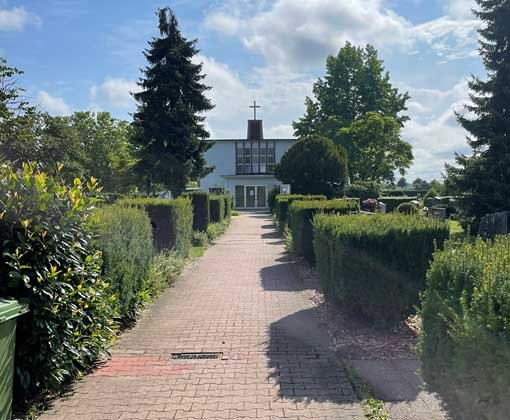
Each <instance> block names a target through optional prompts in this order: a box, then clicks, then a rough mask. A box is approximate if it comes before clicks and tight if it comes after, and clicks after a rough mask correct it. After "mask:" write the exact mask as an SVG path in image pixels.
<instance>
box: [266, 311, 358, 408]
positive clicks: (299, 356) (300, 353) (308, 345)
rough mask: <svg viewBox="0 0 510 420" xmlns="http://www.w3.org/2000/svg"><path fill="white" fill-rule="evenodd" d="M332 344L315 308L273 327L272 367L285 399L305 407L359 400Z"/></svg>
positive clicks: (270, 335)
mask: <svg viewBox="0 0 510 420" xmlns="http://www.w3.org/2000/svg"><path fill="white" fill-rule="evenodd" d="M330 344H331V343H330V338H329V336H328V334H327V333H326V332H325V331H324V330H323V329H322V328H321V327H320V325H319V323H318V321H317V319H316V315H315V312H314V310H313V309H304V310H301V311H298V312H296V313H294V314H292V315H289V316H287V317H285V318H282V319H280V320H279V321H277V322H274V323H272V324H271V326H270V330H269V343H268V347H267V356H268V367H269V369H270V372H271V378H272V379H273V380H274V381H275V382H276V383H277V384H278V386H279V390H280V396H281V397H282V398H285V399H290V400H293V401H295V402H300V403H305V404H311V403H325V402H329V403H332V404H334V405H339V404H347V403H354V402H356V401H357V399H356V396H355V394H354V391H353V389H352V386H351V384H350V382H349V380H348V377H347V374H346V371H345V369H344V367H343V366H342V365H341V364H340V363H339V362H338V359H337V357H336V355H335V353H334V351H332V349H331V346H330ZM333 407H334V406H333Z"/></svg>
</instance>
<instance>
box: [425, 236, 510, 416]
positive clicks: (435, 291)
mask: <svg viewBox="0 0 510 420" xmlns="http://www.w3.org/2000/svg"><path fill="white" fill-rule="evenodd" d="M509 267H510V236H508V235H506V236H498V237H496V238H495V240H494V241H484V240H482V239H480V238H478V239H477V240H476V241H475V242H474V243H473V242H472V241H470V240H466V241H463V242H460V243H459V242H454V241H449V242H448V244H447V245H446V246H445V249H444V250H443V251H439V250H438V251H436V252H435V253H434V258H433V262H432V264H431V266H430V269H429V271H428V273H427V289H426V290H425V292H424V293H423V296H422V309H421V314H422V318H423V327H422V328H423V333H422V335H421V343H420V350H421V351H420V353H421V359H422V361H423V366H424V370H423V371H424V374H425V376H426V378H427V379H428V380H429V382H431V383H432V384H433V385H435V386H436V387H437V389H439V390H442V391H446V392H447V394H448V396H449V397H451V398H453V399H454V400H456V402H457V403H458V404H459V405H460V406H461V407H462V408H463V409H464V411H465V413H467V414H468V416H469V418H477V419H505V418H508V413H509V412H510V399H509V398H508V390H509V389H510V376H509V375H508V374H507V373H508V366H510V270H509Z"/></svg>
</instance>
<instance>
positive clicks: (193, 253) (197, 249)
mask: <svg viewBox="0 0 510 420" xmlns="http://www.w3.org/2000/svg"><path fill="white" fill-rule="evenodd" d="M205 249H206V247H205V246H192V247H191V250H190V252H189V257H190V258H191V259H192V260H196V259H197V258H199V257H201V256H202V255H204V252H205Z"/></svg>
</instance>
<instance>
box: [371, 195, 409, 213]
mask: <svg viewBox="0 0 510 420" xmlns="http://www.w3.org/2000/svg"><path fill="white" fill-rule="evenodd" d="M417 199H418V197H406V196H402V197H381V198H379V201H380V202H381V203H384V204H386V211H387V212H388V213H391V212H392V211H394V210H396V209H397V207H398V206H400V205H401V204H403V203H409V202H410V201H413V200H417Z"/></svg>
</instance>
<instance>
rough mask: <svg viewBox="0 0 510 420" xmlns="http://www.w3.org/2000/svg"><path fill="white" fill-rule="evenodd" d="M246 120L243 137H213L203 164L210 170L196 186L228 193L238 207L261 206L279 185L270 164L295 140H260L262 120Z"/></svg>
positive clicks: (209, 190)
mask: <svg viewBox="0 0 510 420" xmlns="http://www.w3.org/2000/svg"><path fill="white" fill-rule="evenodd" d="M256 107H257V105H256V104H255V103H254V105H253V106H252V108H254V111H255V115H254V119H253V120H248V130H247V136H246V138H244V139H243V138H238V139H215V140H208V141H210V142H212V146H211V148H210V149H209V150H208V151H207V152H206V155H205V158H206V161H207V166H209V167H214V170H213V171H212V172H211V173H210V174H209V175H207V176H206V177H204V178H202V179H201V181H200V189H202V190H204V191H208V192H221V191H224V192H228V193H230V194H232V196H233V197H234V203H235V207H236V208H238V209H265V208H267V206H268V204H267V198H268V194H269V192H270V191H271V190H272V189H273V188H275V187H277V186H280V185H281V182H280V181H278V180H277V179H276V178H275V176H274V167H275V164H276V163H278V162H279V161H280V159H281V157H282V156H283V154H284V153H285V152H286V151H287V150H288V149H289V147H290V146H291V145H292V143H293V142H294V141H295V139H291V138H289V139H264V135H263V127H262V120H258V119H257V118H256Z"/></svg>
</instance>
